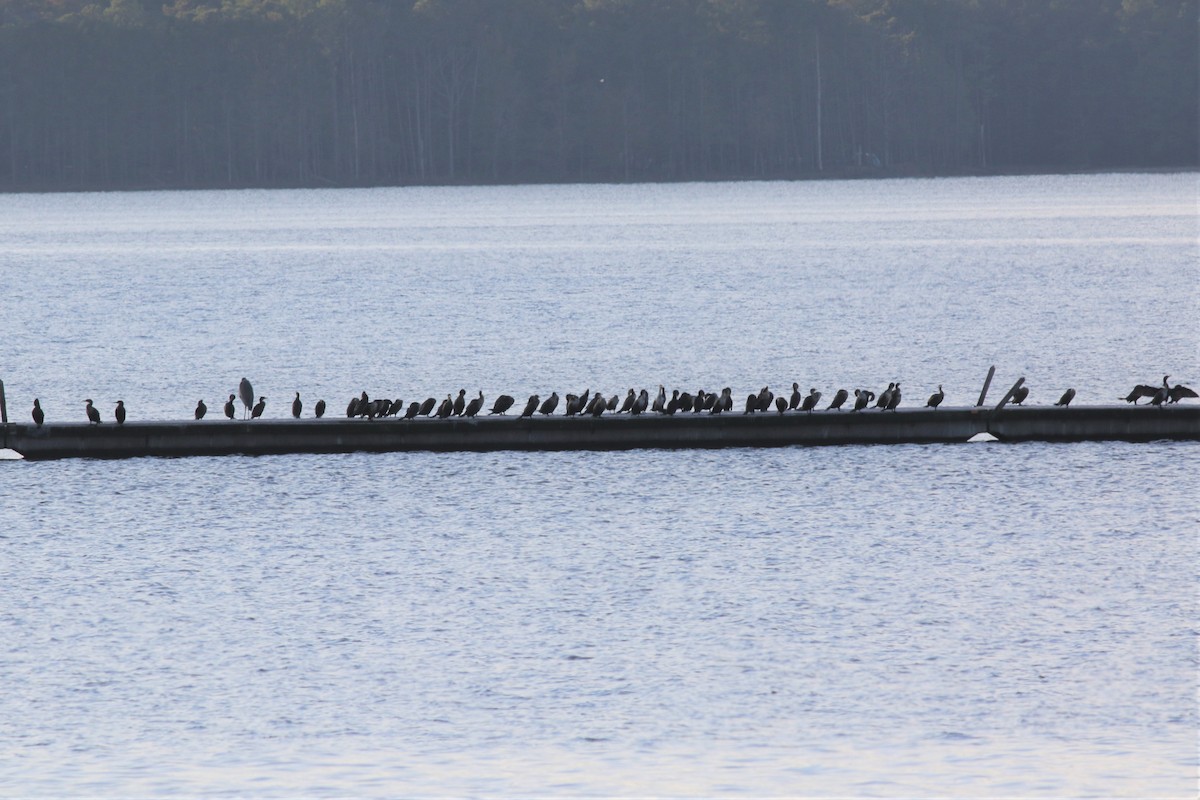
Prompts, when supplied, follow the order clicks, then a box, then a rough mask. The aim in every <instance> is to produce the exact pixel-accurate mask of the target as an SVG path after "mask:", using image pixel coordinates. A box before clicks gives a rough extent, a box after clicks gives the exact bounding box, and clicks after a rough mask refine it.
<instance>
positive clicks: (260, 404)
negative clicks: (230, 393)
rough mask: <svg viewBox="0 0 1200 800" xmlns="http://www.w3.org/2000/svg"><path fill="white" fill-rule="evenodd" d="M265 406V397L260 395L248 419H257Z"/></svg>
mask: <svg viewBox="0 0 1200 800" xmlns="http://www.w3.org/2000/svg"><path fill="white" fill-rule="evenodd" d="M266 407H267V398H265V397H260V398H258V402H257V403H255V404H254V409H253V410H252V411H251V412H250V419H258V418H259V417H261V416H262V413H263V411H264V410H265V409H266Z"/></svg>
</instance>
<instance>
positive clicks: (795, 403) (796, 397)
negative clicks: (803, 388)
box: [788, 381, 804, 411]
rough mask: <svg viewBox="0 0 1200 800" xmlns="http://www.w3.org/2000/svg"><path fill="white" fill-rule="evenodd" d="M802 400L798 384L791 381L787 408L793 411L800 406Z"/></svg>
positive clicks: (802, 396)
mask: <svg viewBox="0 0 1200 800" xmlns="http://www.w3.org/2000/svg"><path fill="white" fill-rule="evenodd" d="M802 402H804V395H802V394H800V384H798V383H796V382H795V381H793V382H792V396H791V397H790V398H789V399H788V408H790V409H792V410H793V411H794V410H796V409H797V408H799V407H800V404H801V403H802Z"/></svg>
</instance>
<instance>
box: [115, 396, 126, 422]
mask: <svg viewBox="0 0 1200 800" xmlns="http://www.w3.org/2000/svg"><path fill="white" fill-rule="evenodd" d="M113 416H114V417H116V420H117V424H118V425H124V424H125V401H124V400H118V401H117V407H116V409H114V410H113Z"/></svg>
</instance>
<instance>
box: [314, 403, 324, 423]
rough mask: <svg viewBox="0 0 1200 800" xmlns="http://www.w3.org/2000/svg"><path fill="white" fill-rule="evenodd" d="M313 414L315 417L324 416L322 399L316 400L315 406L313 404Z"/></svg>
mask: <svg viewBox="0 0 1200 800" xmlns="http://www.w3.org/2000/svg"><path fill="white" fill-rule="evenodd" d="M313 414H314V415H315V416H316V418H317V419H320V418H321V417H323V416H325V401H324V400H318V401H317V404H316V405H315V406H313Z"/></svg>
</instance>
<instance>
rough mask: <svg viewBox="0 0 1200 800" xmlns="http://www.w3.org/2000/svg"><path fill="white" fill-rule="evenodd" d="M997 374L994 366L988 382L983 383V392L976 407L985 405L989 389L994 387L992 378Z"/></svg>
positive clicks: (993, 365)
mask: <svg viewBox="0 0 1200 800" xmlns="http://www.w3.org/2000/svg"><path fill="white" fill-rule="evenodd" d="M995 374H996V365H995V364H992V368H991V369H989V370H988V376H987V380H985V381H984V382H983V391H982V392H980V393H979V402H978V403H976V404H975V407H976V408H978V407H979V406H981V405H983V401H984V400H986V399H987V393H988V388H989V387H990V386H991V385H992V376H994V375H995Z"/></svg>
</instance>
